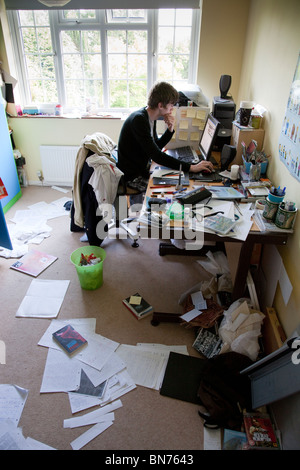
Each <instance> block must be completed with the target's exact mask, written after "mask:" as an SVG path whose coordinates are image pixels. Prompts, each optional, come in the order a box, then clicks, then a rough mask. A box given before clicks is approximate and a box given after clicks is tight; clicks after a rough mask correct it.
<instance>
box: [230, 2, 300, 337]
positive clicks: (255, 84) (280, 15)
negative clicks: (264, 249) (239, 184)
mask: <svg viewBox="0 0 300 470" xmlns="http://www.w3.org/2000/svg"><path fill="white" fill-rule="evenodd" d="M299 19H300V2H299V0H286V1H285V2H282V1H281V0H264V1H263V2H261V1H259V0H253V1H252V4H251V10H250V15H249V25H248V35H247V42H246V47H245V54H244V60H243V69H242V75H241V85H240V90H239V99H245V100H248V99H249V100H253V101H254V102H256V103H259V104H261V105H263V106H264V107H265V108H266V109H267V110H268V113H267V115H266V118H264V123H263V127H264V128H265V130H266V134H265V142H264V146H265V150H266V152H267V153H270V154H271V161H270V164H269V169H268V176H269V178H270V179H271V180H272V181H273V183H274V184H275V185H276V186H278V185H280V186H281V187H284V186H286V187H287V196H286V198H287V199H290V200H293V201H295V202H296V205H297V207H300V191H299V189H300V185H299V182H298V181H297V180H296V179H295V178H293V177H292V176H291V175H290V174H289V172H288V171H287V169H286V167H285V166H284V164H283V163H282V162H280V160H279V155H278V141H279V135H280V131H281V128H282V124H283V118H284V113H285V109H286V106H287V100H288V96H289V91H290V86H291V84H292V80H293V76H294V71H295V67H296V64H297V60H298V54H299V45H300V27H299ZM299 231H300V217H298V218H297V220H296V224H295V233H294V235H293V237H291V238H290V239H289V242H288V244H287V245H286V246H285V247H280V248H279V252H280V255H281V257H282V259H283V263H284V266H285V269H286V271H287V274H288V277H289V279H290V281H291V283H292V285H293V292H292V295H291V298H290V300H289V302H288V304H287V305H285V304H284V302H283V298H282V295H281V291H280V288H277V292H276V297H275V302H274V306H275V308H276V310H277V312H278V313H279V317H280V320H281V322H282V324H283V327H284V329H285V332H286V334H287V335H290V334H291V333H292V332H293V330H294V329H295V328H296V327H297V325H298V324H299V323H300V309H299V305H300V291H299V289H298V286H299V282H300V263H299V259H300V244H299Z"/></svg>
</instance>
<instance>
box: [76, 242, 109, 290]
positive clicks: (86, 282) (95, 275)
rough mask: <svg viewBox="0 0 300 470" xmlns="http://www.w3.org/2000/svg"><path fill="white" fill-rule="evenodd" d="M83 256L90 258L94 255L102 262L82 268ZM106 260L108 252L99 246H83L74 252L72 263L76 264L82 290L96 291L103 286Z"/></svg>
mask: <svg viewBox="0 0 300 470" xmlns="http://www.w3.org/2000/svg"><path fill="white" fill-rule="evenodd" d="M81 254H83V255H84V256H89V255H91V254H94V255H95V256H96V258H100V259H101V261H100V262H99V263H97V264H93V265H86V266H80V258H81ZM105 258H106V252H105V250H103V248H100V247H99V246H83V247H82V248H77V250H75V251H73V253H72V254H71V256H70V260H71V262H72V263H73V264H74V266H75V268H76V271H77V274H78V278H79V282H80V285H81V287H82V289H86V290H95V289H98V288H99V287H101V286H102V284H103V261H104V260H105Z"/></svg>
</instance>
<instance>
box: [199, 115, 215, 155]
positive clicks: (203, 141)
mask: <svg viewBox="0 0 300 470" xmlns="http://www.w3.org/2000/svg"><path fill="white" fill-rule="evenodd" d="M219 126H220V122H219V121H218V120H217V119H216V118H215V117H214V116H213V115H212V114H209V115H208V116H207V119H206V123H205V126H204V129H203V132H202V135H201V138H200V142H199V150H200V160H209V159H210V154H211V151H212V148H213V145H214V142H215V139H216V137H217V135H218V129H219Z"/></svg>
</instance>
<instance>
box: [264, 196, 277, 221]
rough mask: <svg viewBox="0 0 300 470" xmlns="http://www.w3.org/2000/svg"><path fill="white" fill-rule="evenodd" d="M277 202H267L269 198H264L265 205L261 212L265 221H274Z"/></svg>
mask: <svg viewBox="0 0 300 470" xmlns="http://www.w3.org/2000/svg"><path fill="white" fill-rule="evenodd" d="M278 206H279V202H278V203H276V202H272V201H270V200H269V197H267V198H266V205H265V208H264V211H263V217H264V218H265V219H267V220H275V217H276V214H277V210H278Z"/></svg>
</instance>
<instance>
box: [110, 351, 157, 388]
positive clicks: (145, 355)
mask: <svg viewBox="0 0 300 470" xmlns="http://www.w3.org/2000/svg"><path fill="white" fill-rule="evenodd" d="M116 353H117V354H118V356H119V357H120V358H121V359H122V360H123V361H124V362H125V364H126V367H127V370H128V373H129V375H130V376H131V377H132V378H133V380H134V382H135V383H136V384H137V385H142V386H144V387H149V388H154V389H157V387H158V385H157V382H158V378H159V377H160V373H161V370H162V368H163V366H164V362H165V355H164V353H162V352H159V351H158V352H153V351H145V350H141V349H139V348H137V347H136V346H131V345H126V344H121V345H120V346H119V347H118V349H117V351H116Z"/></svg>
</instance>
